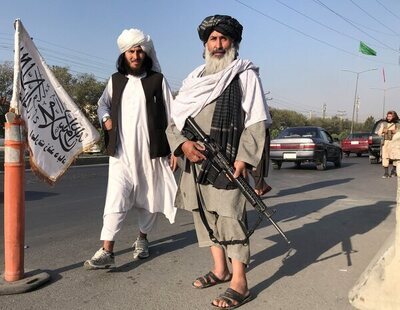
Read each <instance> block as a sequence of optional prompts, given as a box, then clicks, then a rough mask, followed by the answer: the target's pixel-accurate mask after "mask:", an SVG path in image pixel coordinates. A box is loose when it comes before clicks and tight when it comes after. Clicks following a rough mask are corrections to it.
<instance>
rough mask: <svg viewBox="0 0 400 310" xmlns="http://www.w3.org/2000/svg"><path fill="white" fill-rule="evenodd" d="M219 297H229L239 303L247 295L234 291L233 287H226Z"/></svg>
mask: <svg viewBox="0 0 400 310" xmlns="http://www.w3.org/2000/svg"><path fill="white" fill-rule="evenodd" d="M221 297H226V298H229V299H231V300H233V301H236V302H238V303H239V304H240V303H242V302H243V300H245V299H246V298H247V296H245V295H242V294H240V293H239V292H237V291H235V290H234V289H232V288H230V287H228V288H227V289H226V291H225V293H223V294H222V295H221Z"/></svg>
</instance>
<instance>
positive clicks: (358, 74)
mask: <svg viewBox="0 0 400 310" xmlns="http://www.w3.org/2000/svg"><path fill="white" fill-rule="evenodd" d="M374 70H377V68H374V69H368V70H364V71H359V72H355V71H351V70H346V69H344V70H342V71H345V72H350V73H355V74H356V75H357V78H356V89H355V91H354V102H353V114H352V117H351V129H350V133H353V128H354V114H355V111H356V100H357V90H358V79H359V77H360V74H362V73H365V72H369V71H374Z"/></svg>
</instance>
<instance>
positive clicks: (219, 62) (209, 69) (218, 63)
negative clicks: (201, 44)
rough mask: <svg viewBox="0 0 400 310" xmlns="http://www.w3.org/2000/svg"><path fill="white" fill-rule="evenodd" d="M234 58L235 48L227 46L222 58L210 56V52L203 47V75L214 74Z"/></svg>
mask: <svg viewBox="0 0 400 310" xmlns="http://www.w3.org/2000/svg"><path fill="white" fill-rule="evenodd" d="M235 58H236V48H235V47H233V46H232V47H231V48H229V49H228V50H227V51H226V53H225V55H224V56H223V57H222V58H218V57H214V56H212V54H211V52H209V51H208V49H207V48H206V49H205V59H206V67H205V69H204V75H209V74H214V73H217V72H219V71H222V70H224V69H225V68H226V67H227V66H229V65H230V64H231V63H232V61H234V60H235Z"/></svg>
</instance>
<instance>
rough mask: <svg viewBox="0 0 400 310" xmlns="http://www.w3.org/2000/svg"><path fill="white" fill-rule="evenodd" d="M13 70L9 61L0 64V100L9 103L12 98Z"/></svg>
mask: <svg viewBox="0 0 400 310" xmlns="http://www.w3.org/2000/svg"><path fill="white" fill-rule="evenodd" d="M13 75H14V68H13V64H12V62H11V61H5V62H4V63H3V64H0V99H1V98H6V101H8V102H10V100H11V96H12V86H13Z"/></svg>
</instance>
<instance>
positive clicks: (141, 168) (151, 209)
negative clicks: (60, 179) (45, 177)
mask: <svg viewBox="0 0 400 310" xmlns="http://www.w3.org/2000/svg"><path fill="white" fill-rule="evenodd" d="M117 44H118V48H119V50H120V53H121V54H120V56H119V58H118V60H117V70H118V72H116V73H114V74H113V75H112V77H111V78H110V80H109V81H108V84H107V87H106V89H105V90H104V92H103V95H102V96H101V98H100V99H99V102H98V109H97V113H98V117H99V120H100V123H101V124H102V126H103V129H104V135H105V144H106V148H107V153H108V154H109V155H110V163H109V173H108V186H107V197H106V202H105V207H104V215H103V229H102V231H101V236H100V240H102V241H103V246H102V247H101V248H100V249H99V250H98V251H97V252H96V253H95V254H94V256H93V257H92V258H91V259H89V260H87V261H85V263H84V266H85V268H86V269H99V268H111V267H114V265H115V261H114V254H113V250H114V240H115V236H116V234H117V233H118V231H119V230H120V229H121V225H122V222H123V220H124V219H125V217H126V214H127V212H128V210H129V209H131V208H132V207H135V208H136V209H137V212H138V222H139V236H138V237H137V239H136V241H135V242H134V244H133V248H134V251H133V258H134V259H139V258H146V257H148V256H149V249H148V248H149V242H148V240H147V234H148V233H149V232H150V231H151V229H152V228H153V226H154V223H155V221H156V216H157V213H163V214H164V215H165V216H166V218H167V219H168V220H169V221H170V223H171V224H172V223H173V222H174V220H175V214H176V208H175V207H174V206H173V205H174V198H175V194H176V190H177V186H176V183H175V179H174V176H173V173H172V170H171V168H170V167H169V162H168V156H169V155H170V153H171V152H170V149H169V145H168V141H167V138H166V135H165V129H166V127H167V125H168V124H169V123H170V116H169V115H170V107H169V105H170V101H171V100H172V96H171V92H170V89H169V86H168V84H167V81H166V80H165V78H164V76H163V75H162V74H161V68H160V65H159V63H158V60H157V56H156V52H155V49H154V46H153V42H152V40H151V38H150V36H148V35H145V34H144V33H143V32H142V31H141V30H138V29H129V30H124V31H123V32H122V33H121V35H120V36H119V37H118V40H117Z"/></svg>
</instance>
